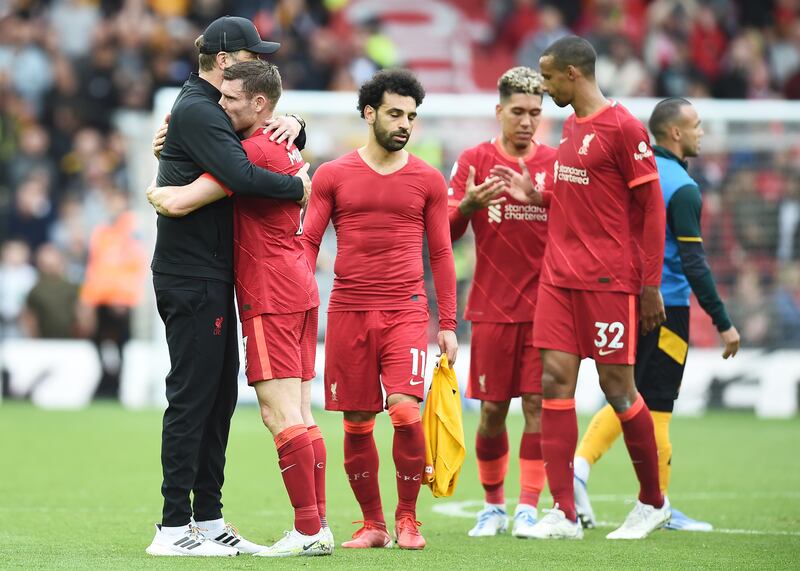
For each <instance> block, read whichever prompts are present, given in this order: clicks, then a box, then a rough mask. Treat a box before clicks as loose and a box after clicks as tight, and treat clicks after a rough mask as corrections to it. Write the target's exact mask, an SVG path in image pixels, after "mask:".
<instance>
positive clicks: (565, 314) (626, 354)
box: [533, 284, 639, 365]
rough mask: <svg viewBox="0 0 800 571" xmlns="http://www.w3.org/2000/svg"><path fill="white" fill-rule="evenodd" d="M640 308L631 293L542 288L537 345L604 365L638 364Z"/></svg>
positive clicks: (536, 320)
mask: <svg viewBox="0 0 800 571" xmlns="http://www.w3.org/2000/svg"><path fill="white" fill-rule="evenodd" d="M638 322H639V306H638V300H637V297H636V296H635V295H633V294H630V293H621V292H612V291H586V290H577V289H565V288H559V287H555V286H551V285H548V284H540V285H539V298H538V300H537V302H536V316H535V317H534V320H533V344H534V345H535V346H536V347H538V348H540V349H553V350H555V351H564V352H565V353H572V354H573V355H578V356H579V357H580V358H581V359H583V358H586V357H591V358H592V359H594V360H595V361H596V362H598V363H600V364H604V365H633V364H634V363H635V362H636V339H637V335H638Z"/></svg>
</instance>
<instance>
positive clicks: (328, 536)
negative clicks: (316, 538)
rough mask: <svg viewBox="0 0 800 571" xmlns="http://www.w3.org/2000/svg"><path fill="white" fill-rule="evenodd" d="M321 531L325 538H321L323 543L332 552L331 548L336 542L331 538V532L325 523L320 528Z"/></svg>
mask: <svg viewBox="0 0 800 571" xmlns="http://www.w3.org/2000/svg"><path fill="white" fill-rule="evenodd" d="M322 533H323V534H325V539H324V540H323V542H324V544H325V545H326V546H327V547H328V548H329V549H330V552H331V553H333V548H334V547H335V546H336V542H335V541H334V539H333V532H332V531H331V528H330V527H328V526H327V525H326V526H325V527H323V528H322Z"/></svg>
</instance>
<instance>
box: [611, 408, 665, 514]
mask: <svg viewBox="0 0 800 571" xmlns="http://www.w3.org/2000/svg"><path fill="white" fill-rule="evenodd" d="M617 416H618V417H619V419H620V421H621V422H622V434H623V436H624V437H625V446H627V447H628V454H629V455H630V457H631V461H632V462H633V468H634V470H636V477H637V478H638V479H639V501H640V502H642V503H643V504H648V505H651V506H655V507H657V508H660V507H661V506H663V505H664V496H663V495H662V494H661V487H660V486H659V483H658V448H657V447H656V437H655V432H654V430H653V417H652V416H650V409H649V408H647V405H646V404H645V402H644V399H643V398H642V395H638V397H637V399H636V401H635V402H634V403H633V404H632V405H631V407H630V408H629V409H628V410H626V411H625V412H623V413H617Z"/></svg>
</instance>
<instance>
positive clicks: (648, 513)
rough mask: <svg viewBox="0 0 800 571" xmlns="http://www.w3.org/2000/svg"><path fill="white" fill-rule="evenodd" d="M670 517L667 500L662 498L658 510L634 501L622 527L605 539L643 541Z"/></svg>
mask: <svg viewBox="0 0 800 571" xmlns="http://www.w3.org/2000/svg"><path fill="white" fill-rule="evenodd" d="M670 515H671V510H670V507H669V500H668V499H667V498H666V497H665V498H664V505H663V506H661V507H660V508H655V507H653V506H650V505H647V504H643V503H642V502H640V501H639V500H636V505H635V506H634V507H633V509H632V510H631V512H630V513H629V514H628V517H626V518H625V521H624V522H622V525H621V526H620V527H618V528H617V529H615V530H614V531H612V532H611V533H609V534H608V535H606V539H644V538H645V537H647V536H648V535H650V534H651V533H652V532H654V531H655V530H657V529H659V528H662V527H664V526H665V525H666V524H667V523H668V522H669V518H670Z"/></svg>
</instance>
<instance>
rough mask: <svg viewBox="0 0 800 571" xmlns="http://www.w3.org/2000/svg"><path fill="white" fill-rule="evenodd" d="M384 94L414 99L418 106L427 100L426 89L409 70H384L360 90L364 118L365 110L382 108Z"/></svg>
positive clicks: (359, 102) (360, 109) (359, 107)
mask: <svg viewBox="0 0 800 571" xmlns="http://www.w3.org/2000/svg"><path fill="white" fill-rule="evenodd" d="M384 93H396V94H397V95H403V96H407V97H413V98H414V101H416V103H417V105H420V104H421V103H422V100H423V99H425V88H424V87H422V84H421V83H420V82H419V80H418V79H417V76H415V75H414V74H413V73H411V72H410V71H408V70H407V69H383V70H381V71H379V72H378V73H376V74H375V75H373V76H372V79H370V80H368V81H365V82H364V83H363V84H362V85H361V88H360V89H359V90H358V111H359V112H360V113H361V117H364V109H365V108H366V107H367V105H369V106H370V107H372V108H373V109H377V108H378V107H380V105H381V102H383V94H384Z"/></svg>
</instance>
